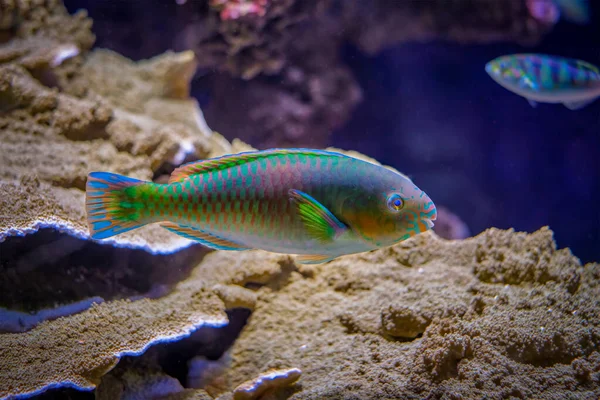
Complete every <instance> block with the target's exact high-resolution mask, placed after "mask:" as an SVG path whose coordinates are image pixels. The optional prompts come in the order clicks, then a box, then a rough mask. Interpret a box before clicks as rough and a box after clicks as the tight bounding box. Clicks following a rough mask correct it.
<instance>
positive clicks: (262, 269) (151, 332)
mask: <svg viewBox="0 0 600 400" xmlns="http://www.w3.org/2000/svg"><path fill="white" fill-rule="evenodd" d="M213 254H215V255H216V253H212V254H208V255H207V256H206V257H205V258H204V259H203V261H202V262H201V263H200V264H199V265H198V266H196V267H195V269H194V271H193V272H192V274H191V275H190V276H189V277H188V278H187V279H185V280H183V281H181V282H180V283H179V284H177V286H175V287H174V289H173V290H172V291H171V293H169V294H167V295H165V296H163V297H160V298H157V299H148V298H144V299H140V300H137V301H129V300H117V301H106V302H104V303H102V304H97V305H94V306H92V307H91V308H89V309H88V310H86V311H83V312H80V313H78V314H75V315H71V316H70V317H68V318H59V319H56V320H53V321H46V322H43V323H41V324H39V325H38V326H36V327H35V328H33V329H31V330H29V331H28V332H25V333H5V334H0V398H1V397H5V396H16V395H19V396H26V395H30V394H33V393H38V392H40V391H43V390H45V389H48V388H50V387H59V386H72V387H75V388H79V389H83V390H90V389H93V388H94V387H95V385H97V384H98V383H99V380H100V378H101V377H102V376H103V375H104V374H105V373H106V372H108V371H109V370H111V369H112V368H113V367H114V366H115V365H116V363H117V362H118V361H119V358H120V357H122V356H125V355H139V354H141V353H143V352H144V351H146V349H148V348H149V347H150V346H152V345H154V344H157V343H160V342H169V341H177V340H180V339H182V338H184V337H187V336H189V335H190V334H192V333H193V332H195V331H198V330H199V329H201V328H202V329H207V328H203V327H220V326H223V325H226V324H227V317H226V315H225V308H226V306H225V304H224V303H223V301H222V300H221V299H220V298H219V295H218V294H217V290H215V287H219V286H220V285H234V284H237V285H240V286H244V285H245V284H248V283H251V282H262V281H267V280H274V279H276V278H275V276H279V275H281V274H282V273H284V272H285V264H284V262H287V261H281V260H280V257H275V256H270V255H268V254H264V253H260V252H247V253H246V254H245V256H244V257H242V258H241V259H240V258H239V257H237V256H235V255H231V254H221V255H220V256H217V258H215V257H214V256H213ZM244 290H245V291H248V292H250V290H249V289H244V288H243V287H239V291H244ZM250 293H251V292H250Z"/></svg>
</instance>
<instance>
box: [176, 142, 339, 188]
mask: <svg viewBox="0 0 600 400" xmlns="http://www.w3.org/2000/svg"><path fill="white" fill-rule="evenodd" d="M288 154H303V155H312V156H318V155H320V156H333V157H348V156H346V155H344V154H340V153H334V152H331V151H325V150H313V149H270V150H263V151H249V152H245V153H237V154H227V155H225V156H221V157H216V158H209V159H207V160H200V161H193V162H191V163H188V164H184V165H182V166H180V167H179V168H176V169H175V170H174V171H173V173H172V174H171V177H170V178H169V183H173V182H181V181H182V180H184V179H186V178H188V177H190V176H192V175H196V174H201V173H204V172H208V171H213V170H221V169H226V168H231V167H235V166H237V165H242V164H245V163H247V162H250V161H254V160H259V159H262V158H268V157H272V156H278V155H288Z"/></svg>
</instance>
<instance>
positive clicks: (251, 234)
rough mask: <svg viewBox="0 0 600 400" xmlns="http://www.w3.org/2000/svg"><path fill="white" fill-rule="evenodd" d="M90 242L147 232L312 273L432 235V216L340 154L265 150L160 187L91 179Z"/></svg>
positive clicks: (396, 179)
mask: <svg viewBox="0 0 600 400" xmlns="http://www.w3.org/2000/svg"><path fill="white" fill-rule="evenodd" d="M86 212H87V221H88V227H89V232H90V236H91V238H92V239H96V240H102V239H106V238H109V237H112V236H115V235H118V234H121V233H124V232H127V231H130V230H132V229H137V228H140V227H142V226H144V225H146V224H152V223H159V224H160V225H161V226H162V227H163V228H165V229H167V230H169V231H171V232H173V233H176V234H178V235H180V236H182V237H185V238H187V239H190V240H194V241H196V242H199V243H201V244H202V245H204V246H207V247H209V248H212V249H218V250H230V251H244V250H249V249H262V250H266V251H269V252H273V253H281V254H290V255H296V256H297V260H298V261H299V262H300V263H305V264H320V263H325V262H329V261H331V260H333V259H335V258H337V257H340V256H342V255H346V254H354V253H361V252H367V251H371V250H375V249H378V248H382V247H387V246H391V245H393V244H395V243H398V242H400V241H403V240H406V239H408V238H410V237H413V236H415V235H417V234H420V233H422V232H425V231H428V230H430V229H431V228H432V227H433V221H434V220H435V219H436V217H437V210H436V207H435V204H434V203H433V201H432V200H431V199H430V198H429V196H427V194H426V193H425V192H424V191H423V190H421V189H419V188H418V187H417V186H416V185H415V184H414V183H413V182H412V181H411V180H410V179H409V178H408V177H406V176H405V175H402V174H400V173H398V172H395V171H393V170H391V169H388V168H386V167H383V166H380V165H376V164H374V163H370V162H367V161H363V160H360V159H358V158H354V157H350V156H347V155H345V154H342V153H338V152H333V151H326V150H317V149H269V150H262V151H252V152H245V153H239V154H232V155H225V156H222V157H217V158H211V159H206V160H201V161H195V162H192V163H188V164H184V165H182V166H180V167H178V168H176V169H175V170H174V171H173V173H172V174H171V176H170V178H169V182H168V183H164V184H159V183H153V182H148V181H143V180H139V179H135V178H131V177H127V176H123V175H119V174H116V173H111V172H91V173H89V174H88V177H87V182H86Z"/></svg>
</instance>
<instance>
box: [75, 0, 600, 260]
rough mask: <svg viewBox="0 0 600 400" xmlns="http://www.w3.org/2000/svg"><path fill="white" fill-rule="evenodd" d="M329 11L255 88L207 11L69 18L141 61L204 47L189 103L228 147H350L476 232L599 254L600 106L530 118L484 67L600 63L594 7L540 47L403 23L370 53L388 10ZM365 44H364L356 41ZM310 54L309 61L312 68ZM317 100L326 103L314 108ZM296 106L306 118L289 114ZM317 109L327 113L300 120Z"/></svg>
mask: <svg viewBox="0 0 600 400" xmlns="http://www.w3.org/2000/svg"><path fill="white" fill-rule="evenodd" d="M541 2H546V0H542V1H541ZM548 2H551V0H548ZM319 3H321V7H323V8H327V7H329V8H330V10H331V11H329V12H330V13H332V14H334V15H335V13H336V7H337V8H338V9H340V8H343V4H344V1H341V0H340V1H325V2H318V1H309V2H306V3H305V4H304V5H301V4H297V5H295V6H294V12H295V13H297V14H298V15H300V16H304V17H305V19H304V20H301V21H300V22H299V23H298V24H297V25H298V26H297V27H295V28H294V30H293V32H292V33H288V35H289V36H290V37H289V38H287V41H290V42H291V43H292V45H291V46H290V48H287V49H286V48H281V47H282V45H281V44H278V43H274V44H273V45H272V46H271V47H272V48H269V44H265V45H264V47H266V49H265V55H264V56H262V57H264V58H265V61H264V62H265V63H266V62H267V61H269V57H271V58H272V59H271V60H270V61H273V62H275V63H277V62H279V61H277V60H279V59H287V63H288V65H286V67H285V68H284V70H283V71H278V72H271V73H270V72H268V71H267V72H266V73H265V74H263V75H261V76H257V77H255V78H254V79H252V80H251V82H246V81H245V80H244V79H242V78H241V77H240V74H242V73H243V72H244V68H248V69H250V67H251V66H252V65H251V62H252V61H249V60H244V57H247V58H252V57H253V56H251V55H245V54H243V53H242V55H241V56H240V57H239V59H238V60H233V61H232V63H237V65H235V66H234V67H233V68H234V70H233V72H232V71H231V70H227V68H229V67H230V66H229V64H227V65H226V66H225V67H223V66H222V65H220V64H219V63H220V62H222V60H221V59H220V58H222V57H223V56H222V55H220V54H219V52H222V51H223V50H222V49H219V44H218V43H217V40H216V39H214V38H211V35H214V34H213V33H212V32H211V30H212V29H213V28H209V27H199V26H200V25H201V21H202V20H203V19H204V18H207V16H206V15H207V13H208V9H209V5H208V3H207V2H203V1H187V2H179V3H178V2H176V1H170V0H164V1H157V0H153V1H151V2H141V1H136V0H133V1H120V2H111V1H85V0H83V1H75V0H68V1H65V5H66V6H67V8H68V9H69V10H70V11H72V12H73V11H75V10H77V9H79V8H83V9H86V10H87V11H88V13H89V15H90V16H91V17H92V18H93V19H94V32H95V33H96V35H97V39H96V45H97V46H98V47H104V48H109V49H113V50H115V51H118V52H120V53H121V54H123V55H125V56H127V57H130V58H132V59H134V60H136V59H141V58H148V57H152V56H154V55H156V54H159V53H162V52H164V51H166V50H177V51H181V50H185V49H187V48H192V49H194V50H197V51H198V53H199V56H200V68H199V72H198V75H197V77H196V78H195V79H194V80H193V82H192V95H194V96H196V97H197V98H198V99H199V100H200V105H201V107H202V108H203V110H204V109H206V110H205V114H206V119H207V122H208V124H209V125H210V126H211V127H213V129H215V130H217V131H219V132H222V133H223V134H224V135H225V136H226V137H228V138H229V139H232V138H234V137H239V138H242V139H245V140H246V141H247V142H249V143H250V144H251V145H253V146H254V147H257V148H259V149H262V148H269V147H280V146H287V147H290V146H291V147H294V146H295V147H299V146H305V147H317V148H320V147H325V146H334V147H339V148H344V149H350V148H351V149H354V150H357V151H360V152H362V153H364V154H367V155H369V156H371V157H373V158H375V159H377V160H379V161H381V162H382V163H384V164H387V165H391V166H393V167H395V168H397V169H399V170H401V171H402V172H404V173H406V174H408V175H409V176H411V177H413V178H414V180H415V181H416V182H417V183H418V184H419V185H420V186H421V187H427V188H429V191H428V193H429V192H430V193H429V194H430V195H431V196H432V197H433V198H434V199H435V200H436V203H437V204H439V205H442V206H444V207H446V208H447V209H448V210H450V211H451V212H452V213H454V214H456V215H457V216H458V217H459V218H460V219H461V220H462V221H464V223H465V224H466V226H467V227H468V229H469V231H470V233H471V234H477V233H479V232H481V231H483V230H485V229H486V228H488V227H491V226H494V227H499V228H510V227H513V228H514V229H516V230H518V231H519V230H523V231H528V232H530V231H533V230H536V229H538V228H540V227H542V226H544V225H549V226H550V227H551V228H552V229H553V231H554V233H555V238H556V240H557V243H558V244H559V246H561V247H563V246H564V247H570V248H571V249H572V250H573V251H574V253H575V254H576V255H577V256H578V257H580V258H581V259H582V261H592V260H597V259H599V258H600V209H599V208H598V206H597V205H598V204H599V203H600V103H598V102H596V103H593V104H591V105H589V106H588V107H585V108H583V109H581V110H577V111H576V112H572V111H571V110H568V109H566V108H565V107H558V106H555V105H547V104H546V105H542V106H540V107H537V108H532V107H530V106H529V104H527V102H526V101H525V100H524V99H523V98H520V97H517V96H515V95H514V94H513V93H510V92H509V91H506V90H505V89H503V88H502V87H500V86H499V85H497V84H496V83H495V82H494V81H493V80H491V79H490V77H489V76H488V75H487V74H486V72H485V70H484V66H485V64H486V63H487V62H488V61H490V60H491V59H493V58H495V57H498V56H500V55H505V54H514V53H523V52H537V53H545V54H551V55H557V56H563V57H570V58H576V59H582V60H585V61H588V62H590V63H592V64H599V63H600V53H599V49H600V47H599V46H600V39H599V38H600V23H599V22H598V21H599V18H600V17H599V16H598V14H600V13H599V11H598V4H595V3H594V2H591V3H590V4H589V7H590V8H589V15H590V21H589V23H587V24H584V25H582V24H574V23H570V22H569V21H566V20H564V19H560V20H559V21H557V23H556V24H552V27H551V29H547V32H544V34H543V35H540V38H539V40H535V39H532V38H530V37H527V36H528V35H529V36H534V35H535V34H528V33H526V32H523V33H518V32H517V33H514V35H515V36H521V37H520V38H518V40H513V41H512V43H511V40H508V39H507V40H499V39H496V38H495V37H494V36H493V33H487V32H483V33H482V37H481V38H480V39H479V38H478V39H475V40H471V41H470V42H471V43H461V40H462V41H464V42H467V41H469V39H468V38H467V39H460V40H459V41H458V43H457V41H456V40H453V39H454V38H453V37H452V36H451V35H445V34H444V32H443V29H444V28H443V26H442V27H441V28H440V32H439V33H438V34H436V35H435V37H432V38H431V39H429V40H428V39H424V38H421V37H419V33H418V31H417V32H416V33H415V32H414V31H411V28H410V27H403V28H396V31H397V32H393V33H388V34H389V35H390V36H389V37H388V38H381V34H379V36H375V35H376V34H372V38H373V39H372V43H364V42H366V41H368V40H370V38H371V36H369V35H370V34H371V33H370V32H369V31H370V30H371V31H375V30H377V29H382V30H385V29H391V30H392V31H393V30H394V25H393V24H392V23H390V22H389V21H384V20H378V19H377V18H378V15H379V14H377V13H378V12H379V13H381V14H383V13H384V12H385V8H386V5H385V2H380V3H377V2H371V1H369V2H365V3H364V4H360V2H356V3H357V4H355V5H353V7H358V8H360V10H359V11H354V12H356V13H364V14H363V15H364V16H363V17H362V18H363V19H362V20H361V19H358V18H357V19H356V20H353V21H343V23H342V22H340V20H339V18H340V17H339V16H337V17H335V16H332V17H330V18H329V19H327V18H314V19H312V20H311V19H310V18H307V17H306V15H307V14H310V13H311V12H313V8H314V7H316V6H317V5H318V4H319ZM399 3H403V5H401V7H405V8H407V9H410V8H411V7H416V8H417V9H418V7H422V8H424V9H426V8H429V9H433V10H435V9H438V10H441V9H442V7H447V8H448V9H449V11H447V13H448V18H451V15H453V13H456V14H457V15H460V14H461V13H462V14H468V10H469V7H470V5H471V3H472V4H477V1H454V2H447V3H444V2H442V1H428V0H406V1H401V2H399ZM479 3H480V4H481V3H485V1H483V2H479ZM377 8H379V9H377ZM390 8H393V7H390ZM452 9H454V10H455V11H452ZM296 10H297V11H296ZM442 13H443V11H442ZM369 18H370V19H369ZM465 18H467V17H465ZM398 21H403V20H402V19H400V18H398ZM316 24H319V26H318V29H315V25H316ZM365 24H373V25H374V26H364V25H365ZM378 24H379V25H381V26H379V27H378V26H377V25H378ZM384 24H385V25H384ZM398 24H399V25H402V23H400V22H399V23H398ZM349 25H352V28H349V27H348V26H349ZM194 29H196V31H194ZM517 29H518V28H515V30H517ZM415 30H416V29H415ZM489 30H490V31H493V28H489ZM363 31H364V32H363ZM357 32H358V33H357ZM269 34H271V32H270V31H269V27H267V28H265V31H264V35H266V36H265V37H263V38H261V40H270V39H271V38H270V37H269V36H268V35H269ZM272 34H273V40H281V39H280V38H279V37H278V36H277V33H275V32H274V33H272ZM360 34H362V35H363V36H362V37H361V38H360V39H359V40H362V41H363V42H359V43H358V44H357V36H359V35H360ZM486 34H488V35H489V39H487V40H486V38H485V35H486ZM194 35H195V36H194ZM251 35H252V34H251V33H248V36H249V37H251ZM475 35H476V34H475ZM421 36H425V35H421ZM317 37H324V38H325V39H324V40H322V41H319V40H316V38H317ZM519 40H521V41H522V42H523V43H518V42H519ZM533 40H535V43H532V41H533ZM473 41H475V42H482V43H479V44H477V43H472V42H473ZM515 42H517V43H515ZM211 45H212V46H213V48H211ZM261 46H262V45H261ZM211 52H212V54H211ZM269 52H272V54H269ZM330 53H333V54H330ZM282 54H283V55H282ZM307 54H309V55H310V57H309V58H310V59H308V58H303V57H304V56H305V55H307ZM204 57H207V58H208V59H204ZM294 57H295V58H294ZM244 63H247V64H248V65H245V64H244ZM203 64H204V65H206V66H205V67H204V68H203V67H202V66H203ZM294 67H296V69H297V70H298V71H304V70H306V69H310V68H313V69H315V70H316V71H319V72H317V73H321V74H323V72H321V71H324V70H327V69H331V70H330V71H328V74H329V76H325V77H322V79H323V81H324V82H325V84H327V85H329V86H328V87H326V88H325V89H324V90H329V91H330V92H329V93H325V94H324V95H323V96H324V99H315V98H310V96H311V95H310V94H309V95H306V93H305V92H306V90H307V89H306V87H304V86H305V85H304V86H303V85H302V84H294V83H292V82H289V81H288V82H284V80H283V79H285V78H284V77H285V74H286V73H288V74H289V71H288V70H290V69H293V68H294ZM286 71H287V72H286ZM288 80H289V77H288ZM256 81H258V82H257V83H252V82H256ZM336 85H337V86H336ZM332 86H333V87H332ZM321 90H323V89H321ZM253 92H257V93H253ZM303 92H304V93H303ZM282 93H283V94H286V95H287V96H289V97H292V98H299V99H300V100H299V103H292V102H289V101H285V100H287V99H288V98H285V100H283V101H281V102H279V103H278V102H277V101H276V100H275V98H277V96H282ZM302 96H308V98H302ZM265 97H266V98H265ZM261 101H262V102H264V104H265V107H267V108H269V107H271V108H281V109H280V110H276V109H275V110H273V109H271V110H269V111H268V112H266V111H264V110H262V111H263V112H262V114H261V110H259V109H260V108H261V107H260V105H258V104H253V103H256V102H261ZM319 101H322V102H323V104H315V103H316V102H319ZM294 106H297V110H289V109H288V108H289V107H294ZM309 112H311V113H312V112H314V113H317V114H322V115H317V116H312V115H311V116H310V117H309V116H304V115H303V113H309ZM264 114H267V115H264ZM286 125H288V126H287V127H286ZM298 125H300V127H298Z"/></svg>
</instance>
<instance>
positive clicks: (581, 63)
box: [575, 60, 600, 74]
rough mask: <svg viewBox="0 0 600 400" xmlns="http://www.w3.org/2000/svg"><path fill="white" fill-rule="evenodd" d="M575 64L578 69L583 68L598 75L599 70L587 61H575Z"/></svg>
mask: <svg viewBox="0 0 600 400" xmlns="http://www.w3.org/2000/svg"><path fill="white" fill-rule="evenodd" d="M575 64H576V65H577V67H578V68H583V69H586V70H588V71H591V72H594V73H596V74H600V70H599V69H598V67H596V66H595V65H594V64H590V63H589V62H587V61H583V60H575Z"/></svg>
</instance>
